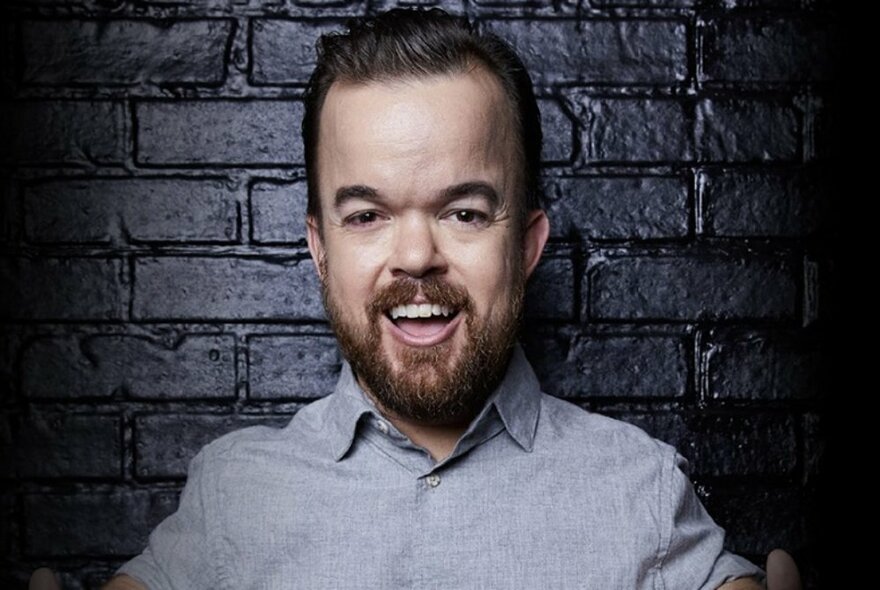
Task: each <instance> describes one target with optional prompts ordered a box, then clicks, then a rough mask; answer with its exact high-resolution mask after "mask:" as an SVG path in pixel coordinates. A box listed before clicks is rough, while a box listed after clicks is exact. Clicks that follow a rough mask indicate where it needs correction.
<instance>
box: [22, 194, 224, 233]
mask: <svg viewBox="0 0 880 590" xmlns="http://www.w3.org/2000/svg"><path fill="white" fill-rule="evenodd" d="M24 211H25V213H24V215H25V232H26V235H27V238H28V239H29V240H30V241H32V242H37V243H99V244H106V243H111V242H119V241H123V240H126V239H127V240H129V241H131V242H212V243H232V242H235V241H237V239H238V202H237V197H236V191H235V189H234V188H232V187H230V186H229V183H228V182H225V181H224V180H223V179H184V178H167V179H162V178H138V179H92V180H73V179H69V180H60V181H52V182H45V183H41V184H37V185H33V186H30V187H28V188H27V190H26V191H25V195H24Z"/></svg>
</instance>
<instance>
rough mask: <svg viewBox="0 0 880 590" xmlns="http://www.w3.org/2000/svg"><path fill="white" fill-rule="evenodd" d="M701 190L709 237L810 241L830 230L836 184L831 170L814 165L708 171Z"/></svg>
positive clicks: (704, 232) (700, 181) (705, 229)
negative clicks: (801, 238) (824, 226)
mask: <svg viewBox="0 0 880 590" xmlns="http://www.w3.org/2000/svg"><path fill="white" fill-rule="evenodd" d="M699 185H700V193H701V201H702V212H703V231H702V233H703V234H705V235H709V236H730V237H746V236H755V237H758V236H767V237H805V236H809V235H812V234H816V233H818V232H820V231H821V230H823V229H824V228H823V225H824V224H826V223H827V220H828V214H829V212H830V208H831V204H830V194H831V187H832V186H833V185H834V182H833V181H832V180H831V173H830V170H828V169H826V168H822V167H819V166H811V167H806V168H796V169H787V170H770V171H745V172H740V171H737V170H709V171H703V172H701V173H700V175H699Z"/></svg>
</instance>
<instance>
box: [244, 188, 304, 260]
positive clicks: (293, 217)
mask: <svg viewBox="0 0 880 590" xmlns="http://www.w3.org/2000/svg"><path fill="white" fill-rule="evenodd" d="M307 202H308V194H307V190H306V181H305V180H298V181H295V182H280V181H269V180H266V181H260V182H255V183H254V184H253V185H252V186H251V191H250V206H251V240H252V241H254V242H257V243H260V244H304V243H305V240H306V205H307Z"/></svg>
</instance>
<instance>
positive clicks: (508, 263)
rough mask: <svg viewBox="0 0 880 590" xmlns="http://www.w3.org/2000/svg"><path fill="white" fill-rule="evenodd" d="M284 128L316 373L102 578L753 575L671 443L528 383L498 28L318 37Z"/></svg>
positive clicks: (559, 581) (228, 583) (527, 152)
mask: <svg viewBox="0 0 880 590" xmlns="http://www.w3.org/2000/svg"><path fill="white" fill-rule="evenodd" d="M303 137H304V141H305V147H306V160H307V169H308V176H309V209H308V211H309V214H308V220H307V224H308V244H309V249H310V251H311V254H312V257H313V259H314V261H315V263H316V266H317V268H318V273H319V276H320V279H321V284H322V292H323V296H324V304H325V308H326V310H327V314H328V317H329V319H330V323H331V325H332V327H333V329H334V331H335V333H336V335H337V337H338V341H339V345H340V348H341V350H342V352H343V355H344V357H345V359H346V362H345V363H344V365H343V369H342V372H341V375H340V378H339V382H338V384H337V387H336V389H335V391H334V392H333V394H332V395H330V396H328V397H326V398H323V399H322V400H319V401H317V402H315V403H313V404H311V405H310V406H308V407H306V408H304V409H303V410H301V411H300V412H299V413H298V414H297V415H296V416H295V417H294V418H293V420H292V421H291V422H290V424H289V425H288V426H287V427H285V428H284V429H280V430H276V429H271V428H267V427H256V428H249V429H245V430H242V431H238V432H235V433H232V434H229V435H226V436H224V437H221V438H220V439H218V440H216V441H214V442H213V443H211V444H209V445H207V446H206V447H205V448H204V449H203V450H202V451H201V452H200V453H199V454H198V455H197V456H196V457H195V458H194V459H193V461H192V463H191V464H190V471H189V478H188V481H187V484H186V488H185V489H184V492H183V494H182V496H181V500H180V506H179V508H178V510H177V512H176V513H175V514H173V515H172V516H170V517H169V518H168V519H166V520H165V521H164V522H163V523H161V524H160V525H159V526H158V527H157V528H156V530H155V531H154V532H153V533H152V535H151V537H150V543H149V546H148V547H147V548H146V549H145V551H144V553H142V554H141V555H140V556H138V557H136V558H134V559H133V560H131V561H129V562H128V563H126V564H125V565H124V566H123V567H122V568H121V569H120V572H119V574H120V575H119V576H117V577H115V578H114V579H113V580H111V582H110V583H109V584H108V586H107V588H110V589H120V588H137V589H139V588H144V587H146V588H150V589H151V590H159V589H164V588H288V587H297V588H360V587H363V586H373V587H380V588H398V587H400V588H408V587H436V588H470V587H480V588H544V587H550V588H555V587H558V588H575V587H577V588H580V587H584V588H675V589H678V588H687V589H692V588H713V589H714V588H724V589H728V590H729V589H735V588H760V587H762V586H761V585H760V582H761V581H763V580H764V572H763V571H762V570H761V569H760V568H758V567H756V566H754V565H753V564H751V563H749V562H748V561H747V560H745V559H743V558H741V557H739V556H736V555H734V554H732V553H730V552H728V551H726V550H725V549H724V547H723V540H724V532H723V530H722V529H720V528H719V527H718V526H717V525H715V523H714V522H713V521H712V520H711V519H710V518H709V516H708V515H707V514H706V512H705V511H704V509H703V507H702V505H701V504H700V502H699V500H698V498H697V496H696V495H695V493H694V491H693V488H692V486H691V484H690V481H689V480H688V478H687V476H686V474H685V472H684V471H683V468H685V467H686V463H685V461H684V459H683V458H682V457H681V456H680V455H679V454H678V453H676V452H675V449H673V448H672V447H671V446H669V445H667V444H665V443H662V442H660V441H657V440H655V439H653V438H651V437H649V436H648V435H647V434H645V433H644V432H643V431H641V430H639V429H638V428H636V427H634V426H631V425H628V424H625V423H623V422H619V421H616V420H612V419H609V418H606V417H603V416H600V415H597V414H592V413H589V412H586V411H584V410H582V409H580V408H578V407H576V406H574V405H572V404H569V403H567V402H564V401H561V400H558V399H555V398H552V397H550V396H547V395H545V394H543V393H541V391H540V387H539V385H538V382H537V380H536V378H535V375H534V373H533V372H532V370H531V368H530V366H529V364H528V362H527V361H526V359H525V357H524V356H523V354H522V351H521V350H520V348H519V347H518V346H517V344H516V331H517V326H518V323H519V319H520V316H521V311H522V302H523V293H524V288H525V284H526V280H527V278H528V277H529V275H531V273H532V271H533V270H534V269H535V267H536V266H537V264H538V261H539V259H540V257H541V253H542V250H543V248H544V244H545V242H546V240H547V236H548V233H549V222H548V219H547V217H546V215H545V214H544V212H543V211H542V210H541V209H540V207H539V205H538V201H537V188H536V186H537V175H538V158H539V154H540V127H539V120H538V112H537V107H536V105H535V100H534V96H533V95H532V90H531V85H530V81H529V79H528V75H527V74H526V73H525V71H524V69H523V68H522V65H521V63H520V62H519V60H518V58H517V57H516V56H515V55H514V54H513V53H512V52H511V51H510V50H509V49H508V48H507V47H506V46H505V45H504V44H503V43H502V42H500V41H499V40H497V39H495V38H493V37H480V36H477V35H476V34H475V33H473V32H472V31H471V30H470V28H469V27H468V26H467V25H466V24H465V23H462V22H461V21H458V20H456V19H453V18H451V17H448V16H446V15H445V14H443V13H440V12H435V11H431V12H427V13H411V12H402V11H392V12H390V13H387V14H384V15H382V16H379V17H377V18H375V19H372V20H368V21H366V22H364V23H361V24H359V25H356V26H354V27H353V29H352V30H351V31H350V32H349V34H347V35H343V36H329V37H326V38H324V39H323V41H322V50H321V52H320V60H319V64H318V66H317V68H316V71H315V73H314V75H313V77H312V79H311V82H310V87H309V91H308V95H307V101H306V118H305V120H304V124H303ZM773 587H774V586H773V585H771V588H773Z"/></svg>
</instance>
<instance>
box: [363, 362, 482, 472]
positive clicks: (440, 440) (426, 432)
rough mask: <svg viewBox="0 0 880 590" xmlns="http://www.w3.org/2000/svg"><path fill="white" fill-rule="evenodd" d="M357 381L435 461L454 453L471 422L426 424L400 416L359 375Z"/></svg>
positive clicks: (411, 439)
mask: <svg viewBox="0 0 880 590" xmlns="http://www.w3.org/2000/svg"><path fill="white" fill-rule="evenodd" d="M357 381H358V383H359V384H360V386H361V389H363V390H364V392H365V393H366V394H367V395H368V396H369V398H370V400H372V402H373V405H375V406H376V409H378V410H379V412H380V413H381V414H382V416H384V417H385V419H386V420H388V421H389V422H391V424H393V425H394V426H395V427H396V428H397V429H398V430H399V431H400V432H401V433H402V434H404V435H405V436H406V437H407V438H409V440H410V441H412V443H413V444H415V445H418V446H420V447H423V448H424V449H426V450H427V451H428V453H430V454H431V457H432V458H433V459H434V461H436V462H438V463H439V462H440V461H442V460H443V459H445V458H446V457H448V456H449V455H450V454H452V451H453V450H454V449H455V445H456V443H457V442H458V439H460V438H461V435H462V434H464V432H465V430H467V427H468V424H469V423H470V420H467V421H463V422H461V423H456V424H426V423H424V422H419V421H416V420H410V419H408V418H404V417H401V416H398V415H396V414H394V413H393V412H391V411H389V410H387V409H386V408H385V407H384V406H383V405H382V404H381V403H379V401H378V400H377V399H376V398H375V397H374V396H373V394H372V393H370V390H369V389H368V388H367V387H366V385H365V384H364V383H363V382H362V381H361V380H360V378H359V377H357Z"/></svg>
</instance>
